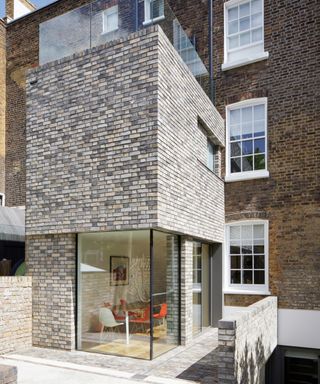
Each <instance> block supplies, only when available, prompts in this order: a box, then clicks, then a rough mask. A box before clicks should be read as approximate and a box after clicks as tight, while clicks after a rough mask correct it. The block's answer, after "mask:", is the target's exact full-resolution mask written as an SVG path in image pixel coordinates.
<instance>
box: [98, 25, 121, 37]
mask: <svg viewBox="0 0 320 384" xmlns="http://www.w3.org/2000/svg"><path fill="white" fill-rule="evenodd" d="M118 31H119V27H118V28H115V29H112V30H111V31H102V32H101V36H102V35H109V34H111V33H115V32H118Z"/></svg>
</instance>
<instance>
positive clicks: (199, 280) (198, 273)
mask: <svg viewBox="0 0 320 384" xmlns="http://www.w3.org/2000/svg"><path fill="white" fill-rule="evenodd" d="M197 276H198V280H197V283H201V281H202V279H201V271H197Z"/></svg>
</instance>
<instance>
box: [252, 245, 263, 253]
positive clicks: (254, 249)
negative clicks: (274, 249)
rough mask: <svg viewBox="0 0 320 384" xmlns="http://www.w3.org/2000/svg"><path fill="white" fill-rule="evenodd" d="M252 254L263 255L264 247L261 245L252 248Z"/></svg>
mask: <svg viewBox="0 0 320 384" xmlns="http://www.w3.org/2000/svg"><path fill="white" fill-rule="evenodd" d="M253 253H264V246H263V245H255V246H254V247H253Z"/></svg>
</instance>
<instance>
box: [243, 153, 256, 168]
mask: <svg viewBox="0 0 320 384" xmlns="http://www.w3.org/2000/svg"><path fill="white" fill-rule="evenodd" d="M242 168H243V171H252V170H253V156H246V157H243V158H242Z"/></svg>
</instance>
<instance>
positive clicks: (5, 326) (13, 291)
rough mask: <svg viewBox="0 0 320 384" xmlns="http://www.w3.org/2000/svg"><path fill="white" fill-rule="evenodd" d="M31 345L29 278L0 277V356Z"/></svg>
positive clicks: (30, 292)
mask: <svg viewBox="0 0 320 384" xmlns="http://www.w3.org/2000/svg"><path fill="white" fill-rule="evenodd" d="M31 345H32V280H31V277H25V276H24V277H11V276H9V277H7V276H4V277H0V354H4V353H8V352H14V351H19V350H22V349H25V348H28V347H30V346H31ZM0 383H1V384H2V381H1V379H0ZM6 383H7V382H6ZM8 383H9V381H8ZM10 383H11V382H10Z"/></svg>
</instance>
